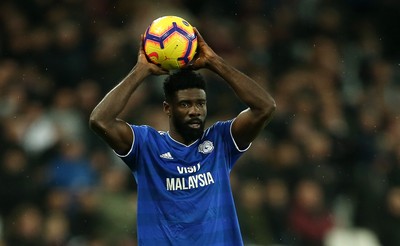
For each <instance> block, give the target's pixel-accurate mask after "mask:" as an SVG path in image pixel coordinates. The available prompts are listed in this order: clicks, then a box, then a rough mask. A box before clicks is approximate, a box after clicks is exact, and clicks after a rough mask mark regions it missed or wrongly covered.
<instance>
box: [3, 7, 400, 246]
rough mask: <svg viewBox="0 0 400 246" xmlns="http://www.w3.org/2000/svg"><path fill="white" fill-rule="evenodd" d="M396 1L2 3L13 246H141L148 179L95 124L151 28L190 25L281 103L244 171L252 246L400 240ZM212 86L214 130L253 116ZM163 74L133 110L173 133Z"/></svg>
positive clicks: (239, 168)
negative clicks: (139, 214) (136, 174)
mask: <svg viewBox="0 0 400 246" xmlns="http://www.w3.org/2000/svg"><path fill="white" fill-rule="evenodd" d="M399 13H400V4H399V2H398V1H397V0H347V1H345V0H271V1H265V0H236V1H229V0H223V1H212V0H192V1H184V0H168V1H161V0H157V1H156V0H146V1H131V0H118V1H111V0H86V1H83V0H58V1H55V0H2V1H1V3H0V126H1V127H0V245H1V246H20V245H22V246H23V245H26V246H36V245H38V246H39V245H44V246H56V245H67V246H86V245H87V246H103V245H116V246H130V245H136V241H135V239H136V228H135V209H136V207H135V206H136V184H135V182H134V179H133V177H132V175H131V173H130V171H129V169H128V168H127V167H126V166H125V164H124V163H122V161H121V160H120V159H118V158H117V157H116V156H115V155H114V153H113V152H112V151H111V150H110V149H109V148H108V147H107V146H106V145H105V143H104V142H102V141H101V139H100V138H98V137H97V136H95V135H94V133H93V132H92V131H91V130H90V129H89V128H88V117H89V115H90V112H91V111H92V109H93V108H94V107H95V105H96V104H97V103H98V102H99V101H100V100H101V98H102V97H103V96H104V95H105V93H106V92H107V91H108V90H110V89H111V88H112V87H113V86H115V85H116V84H117V83H118V82H119V81H120V80H121V79H122V78H123V77H124V76H125V74H127V73H128V72H129V70H130V69H131V68H132V67H133V65H134V64H135V62H136V58H137V50H138V44H139V37H140V34H141V33H143V32H144V30H145V29H146V28H147V26H148V25H149V24H150V23H151V21H152V20H153V19H155V18H157V17H160V16H163V15H177V16H181V17H183V18H185V19H186V20H188V21H189V22H190V23H191V24H192V25H193V26H196V27H197V28H198V30H199V31H200V33H202V35H203V37H204V38H205V40H206V41H207V42H208V44H209V45H210V46H211V47H212V48H213V49H214V50H215V51H216V52H217V53H218V54H219V55H221V56H222V57H224V58H225V59H226V60H227V61H228V62H229V63H231V64H232V65H234V66H236V67H237V68H239V69H240V70H242V71H243V72H245V73H246V74H248V75H249V76H251V77H253V78H254V79H255V80H257V81H258V82H259V83H260V84H261V85H262V86H263V87H265V88H266V89H267V90H268V91H269V92H270V93H271V94H272V95H273V97H274V98H275V100H276V102H277V112H276V114H275V117H274V119H273V120H272V121H271V122H270V124H269V125H268V126H267V127H266V128H265V130H264V131H263V133H262V134H261V135H260V136H259V137H258V138H257V139H256V140H255V141H254V142H253V144H252V147H251V148H250V150H249V151H248V152H247V153H246V154H245V155H243V157H242V158H241V159H240V160H239V162H238V163H237V165H236V166H235V168H234V171H233V173H232V187H233V191H234V195H235V199H236V204H237V209H238V214H239V220H240V221H241V227H242V233H243V237H244V240H245V244H246V245H260V246H261V245H262V246H264V245H282V246H286V245H298V246H318V245H327V246H336V245H354V246H356V245H363V246H369V245H371V246H375V245H383V246H391V245H394V246H395V245H400V233H399V232H400V118H399V115H400V107H399V105H400V49H398V47H397V46H398V44H399V43H400V34H399V33H400V32H399V30H398V20H399V19H398V18H399ZM200 72H201V73H202V74H203V75H204V76H205V77H206V79H207V81H208V88H209V89H208V108H209V116H208V124H211V123H213V122H214V121H216V120H224V119H229V118H232V117H234V116H235V115H236V114H237V113H238V112H240V111H241V110H243V109H244V108H245V106H244V105H243V104H242V103H241V102H240V101H238V99H237V98H236V97H235V96H234V94H233V93H232V91H231V90H230V89H229V88H228V87H227V85H226V84H225V83H223V82H222V81H221V80H220V79H219V78H218V77H216V76H215V75H213V74H210V73H209V72H207V71H200ZM163 79H164V78H163V77H155V76H154V77H151V78H149V79H148V81H146V83H144V84H143V85H142V86H141V87H140V89H139V90H138V91H137V93H135V94H134V95H133V96H132V99H131V100H130V102H129V103H128V106H127V108H126V110H125V111H124V112H123V113H122V114H121V117H122V118H124V119H125V120H127V121H129V122H132V123H136V124H148V125H152V126H154V127H155V128H157V129H159V130H167V118H166V117H165V116H164V114H163V112H162V101H163V97H162V90H161V83H162V80H163Z"/></svg>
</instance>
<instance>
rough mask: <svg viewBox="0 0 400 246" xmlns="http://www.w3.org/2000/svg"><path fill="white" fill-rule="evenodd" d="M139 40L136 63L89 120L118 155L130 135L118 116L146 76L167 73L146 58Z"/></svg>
mask: <svg viewBox="0 0 400 246" xmlns="http://www.w3.org/2000/svg"><path fill="white" fill-rule="evenodd" d="M142 42H143V37H141V41H140V46H139V47H140V48H139V54H138V60H137V63H136V65H135V66H134V67H133V69H132V70H131V71H130V72H129V73H128V75H126V77H125V78H124V79H123V80H122V81H121V82H120V83H119V84H118V85H117V86H115V87H114V88H113V89H112V90H111V91H110V92H108V93H107V95H106V96H105V97H104V98H103V99H102V100H101V101H100V103H99V104H98V105H97V106H96V107H95V108H94V110H93V111H92V113H91V115H90V120H89V126H90V128H91V129H92V130H93V131H95V132H96V133H97V134H98V135H99V136H100V137H101V138H102V139H104V141H105V142H107V143H108V144H109V145H110V147H111V148H113V149H114V150H115V151H116V152H117V153H120V154H125V153H127V152H128V151H129V149H130V147H131V145H132V142H133V140H134V135H133V133H132V130H131V129H130V127H129V126H128V124H127V123H126V122H125V121H123V120H121V119H119V118H118V115H119V114H120V113H121V112H122V110H123V109H124V107H125V105H126V103H127V102H128V100H129V98H130V97H131V95H132V94H133V93H134V92H135V90H136V89H137V88H138V87H139V85H140V84H141V83H142V82H143V81H144V79H145V78H146V77H148V76H149V75H151V74H155V75H160V74H167V73H168V71H165V70H163V69H161V68H160V67H158V66H156V65H154V64H152V63H150V62H149V61H148V60H147V59H146V56H145V53H144V50H143V45H142Z"/></svg>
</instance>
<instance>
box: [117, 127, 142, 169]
mask: <svg viewBox="0 0 400 246" xmlns="http://www.w3.org/2000/svg"><path fill="white" fill-rule="evenodd" d="M130 127H131V129H132V132H133V135H134V139H133V141H132V145H131V148H130V150H129V151H128V153H126V154H125V155H120V154H118V153H117V152H115V151H114V153H115V154H116V155H117V156H119V157H120V158H121V159H122V160H123V161H124V162H125V164H126V165H128V167H129V168H130V169H131V170H132V171H134V170H136V168H137V161H138V157H139V153H140V149H141V148H142V146H143V144H144V143H145V139H146V138H147V136H148V134H149V126H145V125H143V126H137V125H130Z"/></svg>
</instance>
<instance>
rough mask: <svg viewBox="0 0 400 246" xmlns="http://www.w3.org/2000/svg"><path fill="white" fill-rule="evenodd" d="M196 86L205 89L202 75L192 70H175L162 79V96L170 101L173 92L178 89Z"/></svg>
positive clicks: (173, 94)
mask: <svg viewBox="0 0 400 246" xmlns="http://www.w3.org/2000/svg"><path fill="white" fill-rule="evenodd" d="M190 88H198V89H203V90H204V91H205V90H206V82H205V80H204V78H203V76H202V75H201V74H199V73H197V72H194V71H193V70H187V69H182V70H177V71H175V72H173V73H172V74H171V75H169V76H168V77H167V78H166V79H165V81H164V86H163V89H164V97H165V100H166V101H167V102H171V100H172V99H173V97H174V96H175V93H176V92H177V91H179V90H185V89H190Z"/></svg>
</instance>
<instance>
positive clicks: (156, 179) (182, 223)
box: [120, 120, 247, 246]
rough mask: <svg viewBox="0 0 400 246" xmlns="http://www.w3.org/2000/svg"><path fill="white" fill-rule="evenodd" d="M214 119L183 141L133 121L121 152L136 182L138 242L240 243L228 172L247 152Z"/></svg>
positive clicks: (227, 127)
mask: <svg viewBox="0 0 400 246" xmlns="http://www.w3.org/2000/svg"><path fill="white" fill-rule="evenodd" d="M232 122H233V120H229V121H223V122H217V123H215V124H214V125H212V126H211V127H210V128H208V129H206V131H205V132H204V134H203V136H202V138H201V139H199V140H197V141H196V142H194V143H192V144H191V145H189V146H187V145H184V144H182V143H179V142H177V141H175V140H174V139H172V137H171V136H170V135H169V133H168V132H160V131H157V130H155V129H154V128H152V127H150V126H136V125H131V128H132V130H133V132H134V135H135V138H134V142H133V143H132V147H131V150H130V151H129V152H128V154H127V155H124V156H120V157H121V158H122V160H123V161H124V162H125V163H126V164H127V165H128V166H129V168H130V169H131V170H132V173H133V175H134V177H135V180H136V182H137V189H138V206H137V228H138V243H139V245H141V246H142V245H157V246H160V245H182V246H188V245H190V246H194V245H207V246H211V245H229V246H234V245H243V242H242V237H241V233H240V228H239V223H238V219H237V214H236V209H235V204H234V200H233V196H232V192H231V187H230V181H229V175H230V171H231V169H232V167H233V165H234V163H235V162H236V160H237V159H238V158H239V157H240V155H241V154H242V153H243V152H244V151H246V150H247V149H245V150H239V148H238V147H237V145H236V143H235V142H234V140H233V137H232V134H231V126H232Z"/></svg>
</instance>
